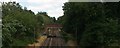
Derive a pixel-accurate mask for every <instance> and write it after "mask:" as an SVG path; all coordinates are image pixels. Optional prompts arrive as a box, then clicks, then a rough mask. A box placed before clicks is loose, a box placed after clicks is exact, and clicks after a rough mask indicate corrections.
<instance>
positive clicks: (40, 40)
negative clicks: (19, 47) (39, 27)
mask: <svg viewBox="0 0 120 48" xmlns="http://www.w3.org/2000/svg"><path fill="white" fill-rule="evenodd" d="M46 38H47V36H41V37H39V38H38V39H37V41H38V42H37V43H35V42H34V43H33V44H28V47H27V48H39V47H40V46H41V44H42V43H43V42H44V41H45V40H46Z"/></svg>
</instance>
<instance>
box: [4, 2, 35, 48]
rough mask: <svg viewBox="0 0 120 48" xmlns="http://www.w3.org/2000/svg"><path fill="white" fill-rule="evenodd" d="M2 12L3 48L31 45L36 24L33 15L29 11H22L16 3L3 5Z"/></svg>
mask: <svg viewBox="0 0 120 48" xmlns="http://www.w3.org/2000/svg"><path fill="white" fill-rule="evenodd" d="M2 10H3V11H2V12H3V18H2V19H3V26H2V27H3V28H2V30H3V31H2V32H3V35H2V37H3V40H2V41H3V47H4V48H7V47H11V46H20V45H23V46H25V45H27V44H29V43H32V42H33V41H34V35H35V34H34V29H35V28H36V23H37V20H36V17H35V14H34V13H33V12H32V11H31V10H25V9H22V7H21V6H20V5H19V3H16V2H8V3H3V4H2ZM25 39H26V40H25Z"/></svg>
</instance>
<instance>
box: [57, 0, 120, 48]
mask: <svg viewBox="0 0 120 48" xmlns="http://www.w3.org/2000/svg"><path fill="white" fill-rule="evenodd" d="M63 10H64V16H62V17H60V18H59V20H58V22H59V23H61V24H63V27H64V31H65V32H66V33H70V34H72V36H73V37H74V39H76V41H77V42H78V44H79V46H80V47H81V48H87V47H92V48H102V47H106V46H110V47H113V46H120V44H119V43H120V39H119V37H120V35H119V33H120V28H119V27H120V22H119V20H120V19H119V18H120V17H119V13H120V2H118V3H100V2H97V3H82V2H67V3H65V4H64V6H63ZM107 48H109V47H107Z"/></svg>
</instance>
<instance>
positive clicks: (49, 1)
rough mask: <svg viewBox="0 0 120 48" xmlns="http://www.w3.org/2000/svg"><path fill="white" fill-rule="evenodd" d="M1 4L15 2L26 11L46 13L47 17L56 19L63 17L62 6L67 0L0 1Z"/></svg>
mask: <svg viewBox="0 0 120 48" xmlns="http://www.w3.org/2000/svg"><path fill="white" fill-rule="evenodd" d="M0 1H1V2H9V1H16V2H18V3H20V5H21V6H22V7H27V9H28V10H32V11H33V12H34V13H37V12H41V11H42V12H47V13H48V15H49V16H51V17H55V18H58V17H59V16H62V15H63V10H62V6H64V4H63V3H65V2H68V0H0Z"/></svg>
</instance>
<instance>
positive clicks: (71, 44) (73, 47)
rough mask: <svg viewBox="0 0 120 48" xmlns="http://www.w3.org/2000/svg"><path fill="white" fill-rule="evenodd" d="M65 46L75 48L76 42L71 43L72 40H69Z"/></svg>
mask: <svg viewBox="0 0 120 48" xmlns="http://www.w3.org/2000/svg"><path fill="white" fill-rule="evenodd" d="M67 45H68V46H69V48H76V47H77V42H76V41H73V40H69V41H68V42H67Z"/></svg>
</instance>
